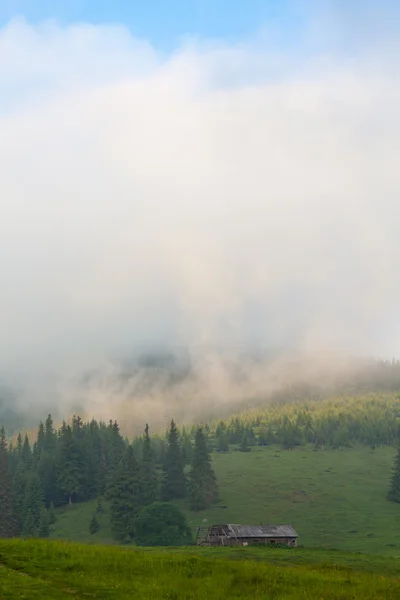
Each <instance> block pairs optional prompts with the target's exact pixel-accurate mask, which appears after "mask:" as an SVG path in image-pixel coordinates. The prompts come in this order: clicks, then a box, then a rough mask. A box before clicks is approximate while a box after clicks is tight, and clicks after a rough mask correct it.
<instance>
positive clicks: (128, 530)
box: [109, 446, 142, 542]
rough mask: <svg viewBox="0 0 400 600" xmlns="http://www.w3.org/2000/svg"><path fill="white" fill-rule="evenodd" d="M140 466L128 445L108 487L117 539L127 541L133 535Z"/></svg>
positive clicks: (138, 503)
mask: <svg viewBox="0 0 400 600" xmlns="http://www.w3.org/2000/svg"><path fill="white" fill-rule="evenodd" d="M139 483H140V467H139V465H138V462H137V460H136V458H135V455H134V454H133V448H132V446H128V448H127V450H126V453H125V456H124V457H123V459H122V460H121V462H120V464H119V466H118V468H117V470H116V472H115V475H114V478H113V482H112V485H111V486H110V489H109V498H110V501H111V503H110V516H111V528H112V530H113V532H114V535H115V536H116V538H117V539H118V540H121V541H123V542H129V541H130V540H132V539H133V537H134V521H135V518H136V515H137V513H138V512H139V510H140V508H142V504H141V499H140V488H139Z"/></svg>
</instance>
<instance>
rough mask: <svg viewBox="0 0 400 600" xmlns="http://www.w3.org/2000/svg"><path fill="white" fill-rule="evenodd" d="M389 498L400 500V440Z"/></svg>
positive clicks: (394, 500) (395, 500) (393, 500)
mask: <svg viewBox="0 0 400 600" xmlns="http://www.w3.org/2000/svg"><path fill="white" fill-rule="evenodd" d="M388 499H389V500H391V501H392V502H400V442H399V445H398V448H397V453H396V457H395V459H394V464H393V469H392V476H391V478H390V487H389V492H388Z"/></svg>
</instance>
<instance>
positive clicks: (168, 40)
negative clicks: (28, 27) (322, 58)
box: [0, 0, 299, 47]
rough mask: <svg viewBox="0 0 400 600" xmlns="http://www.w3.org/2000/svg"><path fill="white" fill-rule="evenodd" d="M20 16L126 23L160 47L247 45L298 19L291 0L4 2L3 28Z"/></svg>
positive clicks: (0, 18)
mask: <svg viewBox="0 0 400 600" xmlns="http://www.w3.org/2000/svg"><path fill="white" fill-rule="evenodd" d="M15 16H23V17H24V18H26V19H27V20H28V21H29V22H33V23H35V22H40V21H43V20H44V19H48V18H54V19H57V20H58V21H60V22H61V23H63V24H66V23H71V22H77V21H78V22H79V21H80V22H82V21H84V22H90V23H123V24H125V25H126V26H127V27H129V29H130V30H131V31H132V33H133V34H134V35H136V36H138V37H143V38H147V39H149V40H150V41H151V42H152V43H153V44H154V45H155V46H161V47H162V46H167V47H168V46H171V45H174V44H175V43H176V42H177V41H178V40H179V38H181V37H182V36H186V35H193V36H200V37H207V38H224V39H230V40H236V39H242V38H244V37H247V36H250V35H252V34H253V33H255V32H257V31H258V30H260V29H262V28H263V27H264V26H268V25H271V24H272V25H274V24H276V23H277V22H279V23H281V24H284V26H285V29H288V28H292V27H293V26H295V25H296V22H297V20H298V18H299V14H298V12H297V11H296V10H294V9H293V2H292V1H291V0H102V1H99V0H0V22H1V23H2V24H4V23H6V22H8V21H9V20H10V19H11V18H13V17H15Z"/></svg>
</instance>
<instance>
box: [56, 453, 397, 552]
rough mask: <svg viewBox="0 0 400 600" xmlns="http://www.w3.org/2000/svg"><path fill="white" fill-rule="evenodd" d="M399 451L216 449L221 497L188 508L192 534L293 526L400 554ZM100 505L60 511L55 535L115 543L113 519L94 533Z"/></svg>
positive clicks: (333, 540) (356, 546) (331, 542)
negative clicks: (233, 526) (220, 527)
mask: <svg viewBox="0 0 400 600" xmlns="http://www.w3.org/2000/svg"><path fill="white" fill-rule="evenodd" d="M393 456H394V449H393V448H390V447H384V448H378V449H376V450H374V451H373V450H371V449H369V448H365V447H361V446H360V447H356V448H350V449H342V450H323V451H322V450H319V451H315V450H314V449H313V448H312V447H310V446H307V447H305V448H298V449H296V450H282V451H281V450H280V448H278V447H259V446H256V447H253V448H252V450H251V451H250V452H237V451H235V450H233V449H232V450H231V452H229V453H221V454H220V453H213V454H212V457H213V466H214V468H215V471H216V473H217V477H218V482H219V487H220V501H219V503H218V504H217V505H214V506H212V507H211V508H209V509H207V510H205V511H201V512H199V513H195V512H192V511H188V510H187V509H186V504H185V502H184V501H179V502H178V504H179V505H180V506H181V507H182V508H183V509H185V512H186V514H187V517H188V521H189V524H190V525H191V527H192V528H193V531H195V530H196V528H197V527H198V526H199V525H201V524H202V522H203V519H207V523H210V524H211V523H219V522H228V523H229V522H230V523H235V522H236V523H261V522H263V523H291V524H292V525H293V526H294V527H295V528H296V529H297V530H298V533H299V535H300V543H301V544H303V545H304V546H306V547H316V546H319V547H324V548H338V549H341V550H351V551H355V552H368V553H372V554H373V553H375V552H377V551H378V550H379V552H380V553H382V554H391V553H396V554H398V553H399V550H400V532H399V530H398V527H397V523H398V519H399V515H400V507H399V506H398V505H397V504H394V503H391V502H388V501H387V500H386V491H387V486H388V479H389V475H390V469H391V466H392V462H393ZM95 505H96V502H95V501H91V502H87V503H82V504H76V505H75V506H73V507H72V508H70V507H64V508H62V509H59V511H58V519H57V522H56V524H55V526H54V531H52V533H51V535H52V537H54V538H67V539H71V540H74V541H84V542H89V543H115V542H113V538H112V534H111V530H110V527H109V523H108V516H107V514H104V515H103V516H102V517H101V528H100V530H99V532H97V533H96V534H94V535H90V534H89V531H88V526H89V521H90V518H91V516H92V514H93V512H94V509H95Z"/></svg>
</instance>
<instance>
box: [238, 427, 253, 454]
mask: <svg viewBox="0 0 400 600" xmlns="http://www.w3.org/2000/svg"><path fill="white" fill-rule="evenodd" d="M239 450H240V452H250V450H251V448H250V446H249V438H248V434H247V431H246V430H245V431H244V432H243V436H242V441H241V442H240V445H239Z"/></svg>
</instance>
